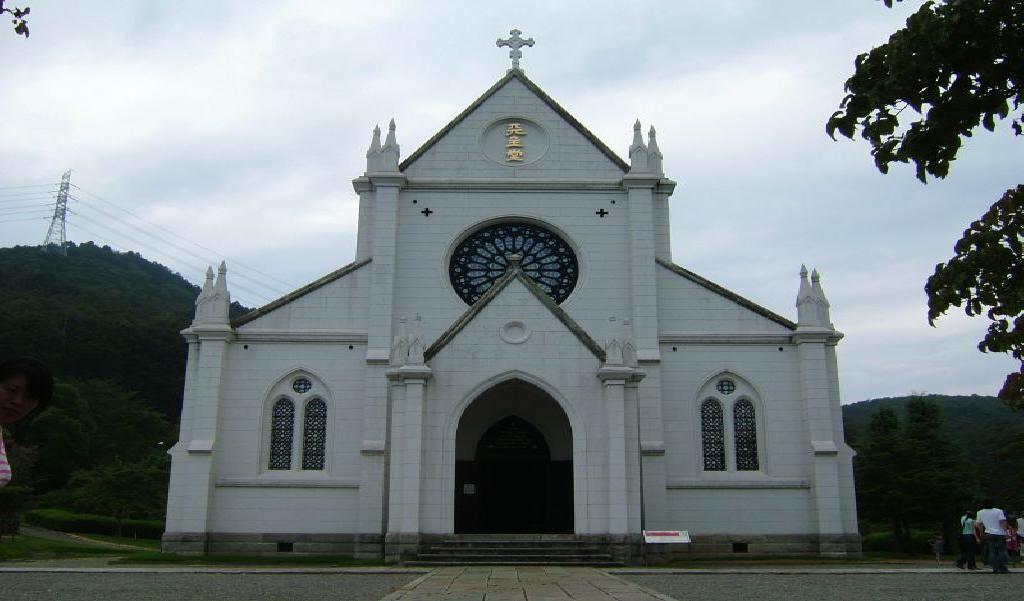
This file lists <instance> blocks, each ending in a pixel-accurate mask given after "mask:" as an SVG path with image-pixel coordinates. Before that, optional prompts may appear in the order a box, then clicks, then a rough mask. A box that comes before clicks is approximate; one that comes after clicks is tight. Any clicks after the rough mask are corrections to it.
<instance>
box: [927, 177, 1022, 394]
mask: <svg viewBox="0 0 1024 601" xmlns="http://www.w3.org/2000/svg"><path fill="white" fill-rule="evenodd" d="M1022 243H1024V186H1017V187H1016V188H1015V189H1013V190H1009V191H1007V192H1006V194H1005V195H1003V197H1002V198H1001V199H999V200H998V201H997V202H996V203H995V204H994V205H992V208H990V209H989V210H988V212H986V213H985V214H984V215H982V217H981V219H980V220H978V221H975V222H974V223H972V224H971V225H970V227H969V228H967V230H966V231H965V232H964V235H963V237H962V238H961V239H960V241H959V242H957V243H956V246H955V247H954V252H955V253H956V255H955V256H954V257H953V258H952V259H950V260H949V261H947V262H946V263H945V264H941V263H940V264H939V265H937V266H936V267H935V274H934V275H932V276H931V277H930V278H928V284H927V285H926V286H925V291H926V292H927V293H928V320H929V321H930V322H934V321H935V319H936V318H938V317H939V316H940V315H942V314H943V313H945V312H946V311H948V310H949V309H950V307H954V306H956V307H960V306H963V307H964V311H965V312H966V313H967V314H968V315H980V314H982V313H984V314H985V315H987V316H988V318H989V320H991V322H992V323H990V324H989V326H988V333H987V334H986V335H985V338H984V339H983V340H982V341H981V342H980V343H979V344H978V349H979V350H981V351H982V352H987V351H993V352H997V353H1011V354H1012V355H1013V357H1014V358H1015V359H1017V360H1019V361H1021V371H1020V372H1017V373H1011V374H1010V375H1009V376H1007V378H1006V382H1005V383H1004V384H1003V389H1002V390H1001V391H1000V392H999V398H1001V399H1003V401H1004V402H1006V403H1007V404H1009V405H1010V406H1012V407H1016V408H1018V409H1024V253H1022V252H1021V250H1022ZM986 309H987V311H986Z"/></svg>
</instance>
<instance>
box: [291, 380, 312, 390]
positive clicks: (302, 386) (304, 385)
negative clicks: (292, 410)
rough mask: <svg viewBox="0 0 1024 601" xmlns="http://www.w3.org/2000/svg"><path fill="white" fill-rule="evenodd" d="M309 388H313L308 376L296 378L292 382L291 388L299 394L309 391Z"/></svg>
mask: <svg viewBox="0 0 1024 601" xmlns="http://www.w3.org/2000/svg"><path fill="white" fill-rule="evenodd" d="M311 388H313V383H312V382H310V381H309V378H296V379H295V381H294V382H292V390H294V391H295V392H297V393H299V394H302V393H304V392H309V390H310V389H311Z"/></svg>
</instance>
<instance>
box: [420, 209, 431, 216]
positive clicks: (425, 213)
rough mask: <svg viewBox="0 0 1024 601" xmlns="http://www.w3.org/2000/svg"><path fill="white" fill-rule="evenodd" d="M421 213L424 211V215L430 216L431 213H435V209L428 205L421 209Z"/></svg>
mask: <svg viewBox="0 0 1024 601" xmlns="http://www.w3.org/2000/svg"><path fill="white" fill-rule="evenodd" d="M420 213H423V216H424V217H430V215H431V214H433V211H431V210H430V207H427V208H425V209H423V210H422V211H420Z"/></svg>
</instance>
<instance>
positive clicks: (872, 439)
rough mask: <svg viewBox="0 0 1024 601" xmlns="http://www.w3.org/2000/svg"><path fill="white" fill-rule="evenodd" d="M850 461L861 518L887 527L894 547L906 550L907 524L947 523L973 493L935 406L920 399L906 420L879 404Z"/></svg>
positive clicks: (931, 525)
mask: <svg viewBox="0 0 1024 601" xmlns="http://www.w3.org/2000/svg"><path fill="white" fill-rule="evenodd" d="M859 440H860V443H859V444H860V446H859V447H858V449H857V450H858V454H857V459H856V461H855V463H854V469H855V475H856V479H857V506H858V509H859V511H860V514H861V517H863V518H864V519H867V520H871V521H877V522H883V523H887V524H889V525H890V527H891V528H892V533H893V542H894V545H895V549H894V550H896V551H901V552H908V551H910V550H911V541H910V539H911V529H912V527H913V526H915V525H917V526H925V527H928V528H935V527H941V528H943V530H944V531H948V532H947V533H946V534H947V536H948V537H949V538H950V540H952V539H953V537H954V531H953V530H952V529H951V525H953V524H955V522H954V521H953V520H955V518H956V517H957V516H958V515H959V514H960V512H962V511H963V509H964V507H965V506H966V504H967V503H968V502H969V501H970V500H971V498H972V497H973V494H974V492H975V486H974V478H973V475H972V473H971V470H970V469H969V466H968V464H967V462H966V461H965V459H964V454H963V451H962V450H961V449H960V448H959V447H958V446H956V444H954V443H953V442H952V441H951V440H950V436H949V432H948V431H947V429H946V422H945V419H944V417H943V415H942V410H941V408H940V407H939V406H938V405H936V404H935V403H932V402H931V401H928V400H926V399H924V398H921V397H916V398H913V399H911V400H910V402H909V403H908V404H907V419H906V421H905V422H903V423H901V422H900V419H899V417H898V416H897V415H896V412H895V411H893V410H892V409H889V408H887V407H881V408H879V410H878V412H877V413H876V414H875V415H873V416H872V417H871V421H870V422H869V423H868V427H867V431H866V432H865V433H864V435H862V437H861V438H860V439H859Z"/></svg>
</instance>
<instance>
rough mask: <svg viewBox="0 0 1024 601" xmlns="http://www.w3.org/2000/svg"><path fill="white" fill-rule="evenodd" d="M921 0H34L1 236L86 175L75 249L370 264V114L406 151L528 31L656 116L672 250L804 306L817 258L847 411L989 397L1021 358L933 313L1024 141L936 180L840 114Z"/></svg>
mask: <svg viewBox="0 0 1024 601" xmlns="http://www.w3.org/2000/svg"><path fill="white" fill-rule="evenodd" d="M9 4H10V3H9ZM904 4H906V6H903V5H900V6H898V7H897V8H896V9H891V10H890V9H885V8H884V7H883V6H882V5H881V3H880V2H878V1H876V0H816V1H815V2H807V1H806V0H773V1H771V2H765V1H763V0H716V1H713V2H710V1H680V0H676V1H661V2H659V1H653V0H652V1H635V0H634V1H631V2H622V1H621V0H616V1H614V2H606V1H598V0H587V1H585V2H584V1H569V0H560V1H557V2H552V1H551V0H546V1H543V2H533V1H526V0H524V1H520V2H507V1H506V2H482V1H480V0H476V1H472V2H441V1H432V2H416V1H408V2H390V1H387V0H375V1H374V2H366V1H362V2H340V1H335V2H319V1H314V0H294V1H293V0H274V1H273V2H252V1H251V0H249V1H242V0H216V1H212V2H211V1H209V0H174V1H171V0H134V1H124V0H122V1H117V0H104V1H103V2H95V1H89V2H87V1H79V0H50V1H46V0H21V1H20V2H14V5H18V6H23V5H28V6H30V7H31V8H32V14H31V19H30V20H29V24H30V26H31V31H32V36H31V38H30V39H29V40H24V39H23V38H20V37H17V36H15V35H14V34H13V32H8V31H0V61H2V62H0V64H2V65H3V68H4V83H3V84H0V115H2V117H0V119H2V124H3V129H2V132H3V133H2V135H0V245H2V246H13V245H16V244H38V243H40V242H41V241H42V239H43V237H44V236H45V234H46V229H47V225H48V223H47V221H46V220H45V218H44V217H41V216H39V214H37V213H31V212H30V211H31V210H32V205H33V203H35V202H39V203H43V202H46V199H45V198H44V197H41V196H38V197H37V196H32V195H31V194H28V193H30V192H42V191H45V190H46V187H45V186H41V187H38V188H29V187H26V188H21V187H18V188H15V187H14V186H32V185H37V184H52V183H54V182H56V181H57V180H59V178H60V174H61V173H62V172H63V171H65V170H66V169H73V170H74V171H73V176H72V182H73V183H74V184H76V185H77V186H79V187H80V189H74V190H73V192H74V194H75V197H76V198H77V199H78V200H76V201H72V203H71V209H72V211H74V214H73V215H72V216H71V217H70V218H69V225H68V230H69V238H70V239H71V240H74V241H85V240H96V241H97V242H100V243H107V244H110V245H111V246H114V247H115V248H120V249H134V250H139V251H141V253H142V254H143V255H144V256H146V257H147V258H150V259H152V260H156V261H159V262H161V263H164V264H166V265H168V266H170V267H171V268H172V269H174V270H176V271H179V272H180V273H181V274H182V275H184V276H185V277H186V278H188V279H190V280H192V281H193V282H199V281H200V280H201V278H202V271H203V269H204V268H205V265H206V264H207V263H209V262H211V261H214V260H215V259H216V257H220V256H226V257H228V263H229V270H230V275H229V281H230V282H231V288H232V292H233V295H234V297H235V299H237V300H239V301H241V302H242V303H244V304H246V305H249V306H255V305H260V304H263V303H265V302H266V300H267V299H269V298H273V297H276V296H277V295H278V294H279V293H280V292H284V291H287V290H290V289H291V288H292V287H297V286H299V285H302V284H305V283H307V282H309V281H311V280H313V279H315V278H317V277H320V276H321V275H323V274H325V273H327V272H329V271H332V270H333V269H336V268H337V267H339V266H341V265H343V264H345V263H348V262H350V261H351V260H352V257H353V255H354V247H355V226H356V217H357V215H356V196H355V194H354V192H353V191H352V187H351V183H350V182H351V180H352V179H353V178H354V177H356V176H358V175H359V174H360V173H362V171H363V170H364V168H365V159H364V153H365V150H366V147H367V145H368V143H369V139H370V132H371V130H372V128H373V126H374V124H376V123H381V124H382V125H383V124H386V122H387V120H388V119H390V118H391V117H394V118H395V120H396V121H397V123H398V141H399V143H400V145H401V148H402V151H403V156H407V155H408V154H409V153H411V152H412V151H413V150H415V149H416V148H417V147H418V146H419V145H420V144H422V143H423V142H424V141H425V140H426V139H427V138H429V137H430V136H431V135H432V134H433V133H435V132H436V131H437V130H438V129H439V128H441V127H442V126H443V125H444V124H445V123H447V122H448V121H449V120H451V119H452V118H453V117H454V116H455V115H456V114H458V113H459V112H460V111H461V110H462V109H464V108H465V107H466V106H467V105H468V104H469V103H470V102H472V101H473V100H474V99H475V98H476V97H477V96H479V95H480V94H481V93H482V92H483V91H485V90H486V89H487V88H488V87H490V86H491V84H493V83H494V82H495V81H496V80H497V79H499V78H500V77H502V76H503V75H504V74H505V71H506V69H507V68H508V58H507V55H508V50H507V49H498V48H496V47H495V44H494V41H495V39H496V38H498V37H499V36H502V37H507V34H508V31H509V29H511V28H512V27H518V28H519V29H522V30H523V34H524V37H526V36H529V37H533V38H534V39H535V40H536V46H534V47H533V48H526V49H524V54H525V56H524V58H523V62H522V66H523V67H524V69H525V70H526V72H527V74H528V75H529V76H530V78H531V79H533V80H534V81H535V82H536V83H537V84H539V85H540V86H541V87H542V88H544V89H545V90H546V91H547V92H548V93H549V94H550V95H551V96H553V97H554V98H555V99H556V100H557V101H558V102H559V103H561V104H562V106H564V107H565V108H566V109H568V110H569V111H570V112H571V113H573V114H574V115H575V116H576V117H577V118H578V119H579V120H580V121H581V122H583V123H584V125H586V126H587V127H588V128H590V129H591V131H593V132H594V133H595V134H597V135H598V136H599V137H600V138H601V139H602V140H604V141H605V143H607V144H608V145H609V146H610V147H611V148H612V149H613V150H615V151H616V152H618V153H619V154H620V156H626V155H627V154H628V153H627V148H628V145H629V143H630V140H631V134H632V123H633V121H634V120H635V119H637V118H639V119H640V120H641V121H642V122H643V124H644V127H645V128H646V127H647V125H648V124H650V123H652V122H653V124H654V125H655V126H656V127H657V129H658V141H659V143H660V145H661V148H662V152H663V153H664V155H665V171H666V172H667V174H668V176H669V177H671V178H673V179H675V180H676V181H677V182H679V186H678V188H677V189H676V192H675V195H674V196H673V197H672V199H671V201H670V202H671V205H670V206H671V210H672V246H673V253H674V258H675V261H676V262H677V263H679V264H681V265H683V266H685V267H687V268H689V269H692V270H693V271H696V272H697V273H699V274H701V275H703V276H705V277H707V278H709V279H711V280H712V281H715V282H717V283H719V284H722V285H723V286H726V287H727V288H729V289H731V290H734V291H736V292H738V293H739V294H742V295H744V296H746V297H748V298H750V299H751V300H754V301H755V302H758V303H760V304H762V305H764V306H766V307H768V308H769V309H772V310H774V311H776V312H778V313H781V314H782V315H785V316H788V317H790V318H793V319H795V315H796V310H795V308H794V306H793V303H794V299H795V296H796V291H797V285H798V279H797V272H798V270H799V267H800V264H801V263H807V265H808V267H817V268H818V269H819V270H820V271H821V273H822V283H823V285H824V288H825V292H826V293H827V295H828V297H829V300H830V301H831V303H832V316H833V321H834V322H835V324H836V327H837V328H839V329H840V330H842V331H843V332H844V333H845V334H846V339H845V340H844V341H843V342H842V343H841V344H840V346H839V352H840V354H839V357H840V369H841V372H842V375H841V384H842V388H843V396H844V402H854V401H859V400H863V399H866V398H872V397H878V396H894V395H903V394H907V393H910V392H911V391H926V392H935V393H947V394H959V393H965V394H969V393H978V394H994V393H995V392H996V391H997V390H998V387H999V385H1000V384H1001V383H1002V379H1003V377H1004V375H1005V374H1006V373H1007V372H1009V371H1010V370H1012V369H1013V368H1014V365H1015V364H1014V362H1013V361H1012V360H1010V358H1009V357H1006V356H997V355H983V354H981V353H979V352H978V351H977V350H976V343H977V341H978V340H979V339H980V338H981V337H982V336H983V334H984V330H985V327H986V325H987V322H986V321H985V320H983V319H973V320H969V319H967V318H965V317H961V316H959V315H953V316H950V317H946V318H944V319H942V320H941V321H940V322H938V327H937V328H932V327H929V326H928V323H927V319H926V299H925V296H924V292H923V290H922V287H923V285H924V282H925V280H926V278H927V276H928V275H929V274H930V273H931V272H932V271H933V269H934V266H935V264H936V263H939V262H941V261H944V260H945V259H947V258H948V257H949V255H950V254H951V252H952V246H953V243H954V242H955V241H956V240H957V239H959V237H960V234H961V233H962V231H963V230H964V228H965V227H966V226H967V225H968V224H969V223H970V221H971V220H973V219H975V218H977V217H978V216H980V215H981V214H982V213H983V212H984V211H985V209H987V207H988V206H989V205H991V204H992V202H994V201H995V200H996V199H997V198H998V197H999V196H1000V195H1001V194H1002V192H1003V191H1005V190H1006V189H1007V188H1010V187H1011V186H1014V185H1017V184H1018V183H1020V156H1021V153H1020V146H1019V145H1020V142H1019V141H1014V140H1013V136H1012V135H1010V133H1009V132H1008V128H1007V127H1005V126H1003V125H1001V126H1000V128H999V129H1000V131H998V132H997V133H995V134H988V133H985V134H980V135H978V136H976V137H975V138H974V139H972V140H970V141H968V143H967V144H966V145H965V147H964V149H963V150H962V151H961V153H960V158H959V159H958V160H957V161H956V163H955V164H954V166H953V169H952V174H951V176H950V177H949V178H947V180H946V181H939V182H933V183H929V184H928V185H927V186H925V185H921V184H920V183H918V182H917V181H916V180H915V179H914V176H913V170H912V168H910V167H903V166H899V167H895V168H893V169H892V172H891V173H890V174H889V175H887V176H882V175H881V174H879V173H878V172H877V171H876V170H875V168H874V166H873V164H872V162H871V158H870V156H869V147H868V145H867V144H866V143H865V142H856V143H855V142H850V141H843V142H833V141H831V140H830V139H829V138H828V137H827V136H826V135H825V133H824V124H825V121H826V120H827V119H828V116H829V115H830V114H831V113H832V111H834V110H835V109H836V107H837V105H838V103H839V101H840V100H841V98H842V95H843V82H844V81H845V80H846V79H847V78H848V77H849V75H850V74H851V73H852V69H853V59H854V57H855V56H856V55H857V54H858V53H860V52H863V51H866V50H868V49H869V48H871V47H872V46H875V45H878V44H880V43H882V42H884V41H885V40H886V39H887V38H888V36H889V34H890V33H892V32H893V31H895V30H896V29H897V28H898V27H899V26H900V25H901V24H902V23H903V21H904V20H905V19H906V16H907V15H908V14H910V13H911V12H913V11H914V10H916V9H917V7H918V6H920V4H921V2H917V1H908V2H905V3H904ZM37 208H39V209H41V210H42V211H43V212H45V210H46V209H45V207H42V206H40V207H37ZM35 216H39V218H38V219H31V217H35ZM136 217H140V218H142V219H143V220H144V221H138V220H137V219H136ZM16 218H17V219H26V220H19V221H15V219H16ZM132 224H134V227H132ZM161 228H164V229H161ZM178 236H184V237H185V238H187V239H188V240H190V241H192V242H195V243H198V244H201V245H202V247H203V248H201V247H199V246H195V245H193V244H192V243H191V242H186V241H184V240H182V239H181V238H179V237H178ZM208 249H209V250H208ZM210 251H213V252H210ZM197 255H198V256H197ZM254 270H258V272H261V273H258V272H257V271H254ZM254 280H260V281H262V282H264V284H269V285H270V286H272V287H274V288H276V289H275V290H270V289H267V288H266V287H264V286H261V284H260V283H258V282H256V281H254Z"/></svg>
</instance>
